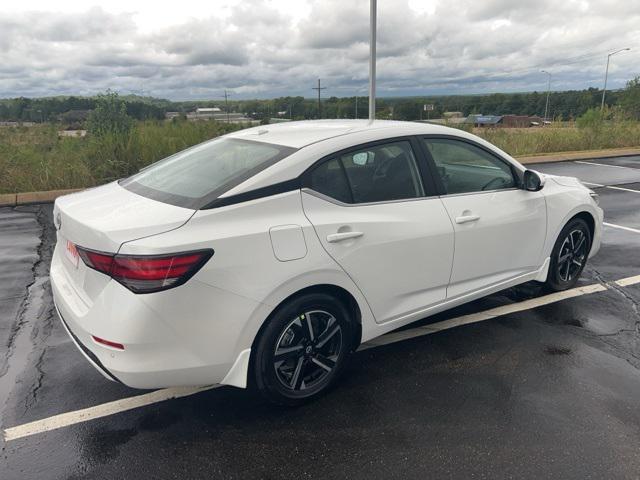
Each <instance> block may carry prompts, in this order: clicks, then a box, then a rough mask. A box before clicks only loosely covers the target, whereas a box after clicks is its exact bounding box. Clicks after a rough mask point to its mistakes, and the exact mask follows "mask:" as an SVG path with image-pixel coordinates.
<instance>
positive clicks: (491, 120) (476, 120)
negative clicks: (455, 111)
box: [465, 114, 502, 127]
mask: <svg viewBox="0 0 640 480" xmlns="http://www.w3.org/2000/svg"><path fill="white" fill-rule="evenodd" d="M501 121H502V116H501V115H482V114H472V115H469V116H468V117H467V120H466V121H465V123H471V124H473V126H474V127H497V126H498V124H499V123H500V122H501Z"/></svg>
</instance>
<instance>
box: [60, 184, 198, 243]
mask: <svg viewBox="0 0 640 480" xmlns="http://www.w3.org/2000/svg"><path fill="white" fill-rule="evenodd" d="M194 213H195V211H194V210H191V209H189V208H182V207H177V206H175V205H169V204H167V203H162V202H158V201H156V200H151V199H149V198H146V197H143V196H140V195H137V194H135V193H133V192H130V191H129V190H126V189H124V188H122V187H121V186H120V185H118V183H117V182H113V183H109V184H107V185H103V186H101V187H97V188H92V189H90V190H85V191H83V192H78V193H73V194H71V195H65V196H63V197H60V198H58V199H57V200H56V202H55V207H54V212H53V214H54V217H53V218H54V222H55V223H56V228H58V230H59V234H61V235H62V236H63V237H64V238H65V239H66V240H69V241H71V242H73V243H74V244H76V245H79V246H81V247H85V248H89V249H92V250H99V251H103V252H111V253H115V252H117V251H118V249H119V248H120V246H121V245H122V244H123V243H124V242H127V241H130V240H135V239H138V238H142V237H147V236H149V235H157V234H158V233H163V232H166V231H168V230H172V229H174V228H177V227H179V226H181V225H183V224H184V223H185V222H186V221H187V220H189V218H191V216H192V215H193V214H194Z"/></svg>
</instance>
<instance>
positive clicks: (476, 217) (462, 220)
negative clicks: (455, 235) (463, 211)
mask: <svg viewBox="0 0 640 480" xmlns="http://www.w3.org/2000/svg"><path fill="white" fill-rule="evenodd" d="M477 220H480V215H461V216H459V217H456V223H469V222H475V221H477Z"/></svg>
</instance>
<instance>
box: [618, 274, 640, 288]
mask: <svg viewBox="0 0 640 480" xmlns="http://www.w3.org/2000/svg"><path fill="white" fill-rule="evenodd" d="M614 283H615V284H616V285H618V286H619V287H628V286H629V285H636V284H638V283H640V275H636V276H635V277H627V278H621V279H620V280H616V281H615V282H614Z"/></svg>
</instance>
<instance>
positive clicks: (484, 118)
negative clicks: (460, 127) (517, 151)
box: [465, 114, 542, 128]
mask: <svg viewBox="0 0 640 480" xmlns="http://www.w3.org/2000/svg"><path fill="white" fill-rule="evenodd" d="M465 123H471V124H473V126H474V127H503V128H529V127H534V126H538V125H540V124H541V123H542V119H541V118H540V117H537V116H533V117H531V116H529V115H477V114H473V115H469V116H468V117H467V119H466V120H465Z"/></svg>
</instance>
